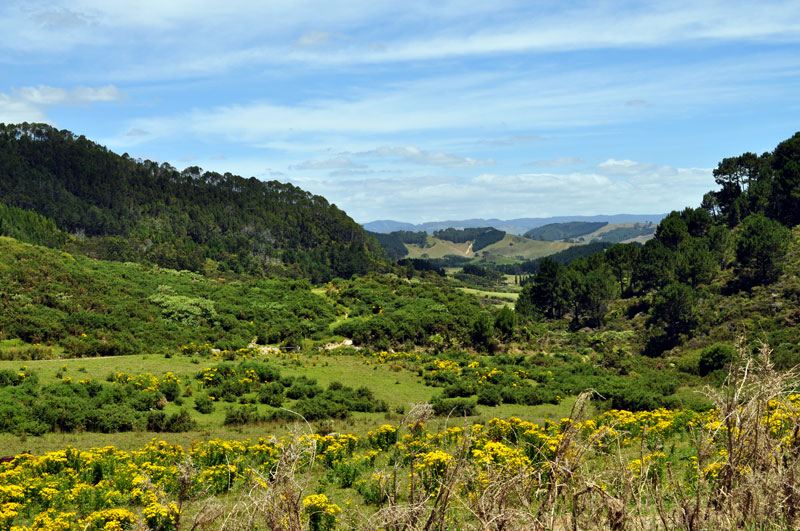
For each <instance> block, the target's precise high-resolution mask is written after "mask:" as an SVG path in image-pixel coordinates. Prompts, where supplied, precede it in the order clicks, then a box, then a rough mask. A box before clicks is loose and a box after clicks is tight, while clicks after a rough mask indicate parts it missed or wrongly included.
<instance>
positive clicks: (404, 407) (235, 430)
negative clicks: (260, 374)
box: [0, 352, 574, 455]
mask: <svg viewBox="0 0 800 531" xmlns="http://www.w3.org/2000/svg"><path fill="white" fill-rule="evenodd" d="M367 361H368V360H365V359H364V358H362V357H360V356H342V355H336V354H328V353H324V352H319V353H314V354H300V355H298V356H296V357H294V355H292V356H286V355H284V356H283V357H280V358H273V359H272V362H273V363H274V365H276V366H277V367H278V368H279V369H280V372H281V375H282V376H294V377H297V376H306V377H308V378H313V379H316V380H317V382H318V384H319V385H320V386H322V387H324V388H327V387H328V385H329V384H330V383H331V382H335V381H338V382H341V383H342V384H344V385H345V386H350V387H359V386H367V387H368V388H369V389H371V390H372V391H373V393H374V395H375V399H376V400H384V401H386V402H387V403H388V405H389V412H387V413H358V412H354V413H352V415H351V416H350V417H349V418H347V419H344V420H335V421H328V420H326V421H318V422H314V423H311V424H309V425H307V426H306V425H305V423H304V422H303V421H302V419H300V418H298V423H299V424H300V429H304V430H317V429H320V426H325V429H330V430H331V431H340V432H347V433H355V434H364V433H366V432H367V431H369V430H370V429H375V428H376V427H377V426H380V425H381V424H384V423H387V422H389V423H395V424H397V423H399V422H400V421H401V420H402V418H403V412H407V411H409V410H410V408H411V407H412V406H413V405H414V404H415V403H418V402H427V401H429V400H431V398H432V397H433V396H434V395H436V394H438V393H439V392H440V391H441V388H438V387H431V386H427V385H425V383H424V382H423V380H422V378H421V377H420V376H418V374H417V372H416V371H412V370H408V369H406V368H403V367H401V366H400V365H399V364H389V363H386V364H375V363H367ZM216 363H217V362H215V361H214V360H213V359H202V358H198V357H190V356H184V355H176V356H173V357H170V358H167V357H164V356H163V355H137V356H115V357H112V358H82V359H59V360H38V361H25V362H22V361H0V370H1V369H10V370H15V371H16V370H20V369H22V368H23V367H26V368H27V369H29V370H33V371H35V372H36V374H37V375H38V376H39V379H40V381H41V383H42V384H48V383H56V382H58V381H60V380H61V379H62V378H66V377H69V378H72V379H73V380H74V381H77V380H79V379H84V378H92V379H93V380H96V381H100V382H105V380H106V377H107V376H108V375H109V374H111V373H116V372H125V373H128V374H143V373H150V374H152V375H154V376H156V377H158V378H161V377H163V375H164V374H166V373H167V372H172V373H173V374H175V375H176V376H177V377H178V378H180V380H181V382H182V384H183V385H185V384H187V383H191V384H192V386H193V387H195V388H198V385H199V384H198V381H197V380H196V379H195V376H196V375H197V374H198V373H199V372H200V371H201V370H202V369H203V368H205V367H212V366H214V365H215V364H216ZM197 394H199V393H197V392H195V396H196V395H197ZM183 399H184V403H183V405H182V406H178V405H176V404H174V403H169V404H167V406H166V407H165V409H164V411H165V412H166V413H168V414H171V413H175V412H177V411H179V410H180V409H181V407H183V408H186V409H188V410H189V412H190V413H191V415H192V417H193V418H194V419H195V420H197V422H198V426H199V427H198V429H197V430H194V431H189V432H185V433H153V432H147V431H134V432H125V433H114V434H103V433H49V434H45V435H42V436H38V437H34V436H30V435H27V436H26V435H15V434H0V455H16V454H19V453H21V452H24V451H30V452H33V453H42V452H47V451H54V450H58V449H62V448H64V447H65V446H73V447H76V448H81V449H86V448H91V447H99V446H109V445H110V446H115V447H117V448H120V449H133V448H138V447H141V446H142V445H144V444H145V443H147V442H148V441H150V440H151V439H153V438H154V437H157V438H158V439H160V440H165V441H168V442H172V443H179V444H182V445H189V444H191V443H192V442H193V441H202V440H207V439H211V438H221V439H247V438H250V439H256V438H258V437H265V436H270V435H276V436H280V435H283V434H285V433H288V432H290V431H293V430H296V429H297V427H296V426H294V425H293V424H292V423H286V422H262V423H256V424H250V425H245V426H240V427H229V426H223V420H224V416H225V409H226V407H229V406H231V405H235V404H226V403H217V405H216V407H215V410H214V411H213V412H212V413H210V414H200V413H198V412H197V411H196V410H195V409H194V398H193V397H183ZM573 400H574V399H572V398H569V397H568V398H566V399H564V400H563V401H562V402H561V403H560V404H558V405H552V404H544V405H539V406H521V405H511V404H504V405H500V406H495V407H487V406H478V408H477V410H476V413H475V415H473V416H471V417H469V418H468V419H467V420H468V421H469V422H482V421H485V420H488V419H490V418H492V417H508V416H517V417H520V418H522V419H523V420H528V421H532V422H539V423H541V422H543V421H544V420H546V419H560V418H562V417H565V416H567V415H568V414H569V411H570V408H571V407H572V401H573ZM293 402H294V401H292V400H287V401H286V402H285V403H284V407H285V408H287V409H290V410H291V409H292V404H293ZM258 408H259V410H260V412H262V413H266V411H267V408H268V406H265V405H262V404H259V405H258ZM436 422H445V420H444V419H439V420H437V421H436ZM448 422H449V423H450V425H453V424H454V423H463V422H464V419H449V421H448Z"/></svg>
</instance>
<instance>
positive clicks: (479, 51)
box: [0, 0, 800, 223]
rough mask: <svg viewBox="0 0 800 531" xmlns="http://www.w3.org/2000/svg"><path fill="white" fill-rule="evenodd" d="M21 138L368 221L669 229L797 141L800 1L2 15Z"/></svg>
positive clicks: (4, 113) (224, 7)
mask: <svg viewBox="0 0 800 531" xmlns="http://www.w3.org/2000/svg"><path fill="white" fill-rule="evenodd" d="M23 121H27V122H46V123H49V124H52V125H54V126H56V127H58V128H60V129H68V130H70V131H73V132H74V133H76V134H81V135H85V136H86V137H87V138H89V139H91V140H94V141H96V142H98V143H100V144H102V145H105V146H107V147H108V148H109V149H110V150H112V151H114V152H116V153H119V154H122V153H128V154H129V155H130V156H131V157H135V158H141V159H150V160H155V161H158V162H167V163H169V164H171V165H173V166H175V167H176V168H178V169H183V168H185V167H188V166H199V167H201V168H203V169H205V170H213V171H218V172H221V173H224V172H231V173H233V174H237V175H242V176H244V177H251V176H255V177H256V178H258V179H261V180H277V181H281V182H291V183H292V184H294V185H296V186H299V187H301V188H303V189H305V190H308V191H310V192H312V193H315V194H319V195H322V196H324V197H326V198H327V199H328V201H330V202H331V203H334V204H336V205H337V206H338V207H339V208H341V209H343V210H345V211H346V212H347V213H348V214H349V215H350V216H351V217H353V218H354V219H355V220H356V221H358V222H361V223H365V222H368V221H373V220H378V219H394V220H398V221H407V222H413V223H419V222H423V221H435V220H447V219H466V218H479V217H482V218H501V219H511V218H518V217H548V216H562V215H564V216H568V215H594V214H617V213H634V214H636V213H639V214H658V213H665V212H669V211H670V210H674V209H682V208H684V207H686V206H699V204H700V201H701V199H702V196H703V194H704V193H705V192H707V191H709V190H711V189H714V188H715V184H714V180H713V176H712V170H713V168H714V167H716V165H717V164H718V163H719V161H720V160H721V159H722V158H724V157H729V156H736V155H739V154H741V153H744V152H747V151H752V152H755V153H762V152H764V151H771V150H772V149H774V147H775V146H776V145H777V144H778V143H779V142H780V141H782V140H785V139H786V138H789V137H790V136H792V135H793V134H794V133H795V132H797V131H798V130H800V2H798V1H797V0H791V1H775V2H773V1H769V0H762V1H759V2H755V1H750V2H738V1H736V0H726V1H719V2H717V1H704V0H692V1H688V2H683V1H679V0H670V1H668V2H664V1H658V2H642V1H630V2H628V1H613V0H612V1H590V2H574V1H570V2H564V1H563V0H558V1H535V0H524V1H519V2H517V1H504V0H493V1H492V2H476V1H474V0H473V1H449V0H435V1H416V0H408V1H404V2H398V1H397V0H393V1H379V0H363V1H362V0H352V1H337V2H332V1H330V0H327V1H311V0H292V1H286V0H281V1H271V0H262V1H244V0H225V1H224V2H222V1H219V0H207V1H203V0H194V1H189V0H167V1H165V0H137V1H136V2H123V1H121V0H69V1H36V0H25V1H18V0H4V1H3V2H2V4H1V5H0V122H4V123H17V122H23Z"/></svg>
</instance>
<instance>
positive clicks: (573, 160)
mask: <svg viewBox="0 0 800 531" xmlns="http://www.w3.org/2000/svg"><path fill="white" fill-rule="evenodd" d="M582 162H583V159H582V158H580V157H557V158H555V159H541V160H534V161H533V162H527V163H525V164H523V166H550V167H558V166H574V165H576V164H581V163H582Z"/></svg>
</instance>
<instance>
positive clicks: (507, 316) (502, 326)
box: [494, 306, 517, 338]
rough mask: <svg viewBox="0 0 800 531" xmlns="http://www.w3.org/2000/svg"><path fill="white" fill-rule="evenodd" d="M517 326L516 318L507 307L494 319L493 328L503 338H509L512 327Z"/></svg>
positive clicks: (501, 309)
mask: <svg viewBox="0 0 800 531" xmlns="http://www.w3.org/2000/svg"><path fill="white" fill-rule="evenodd" d="M516 324H517V316H516V315H515V314H514V312H513V311H511V309H510V308H509V307H508V306H503V307H502V308H500V311H499V312H497V315H496V316H495V318H494V328H495V330H497V331H498V332H499V333H500V335H502V336H503V337H504V338H507V337H509V336H511V334H512V333H513V332H514V326H515V325H516Z"/></svg>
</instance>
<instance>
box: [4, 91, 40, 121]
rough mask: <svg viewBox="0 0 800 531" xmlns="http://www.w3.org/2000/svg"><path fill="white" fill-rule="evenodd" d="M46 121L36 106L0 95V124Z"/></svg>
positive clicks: (6, 95)
mask: <svg viewBox="0 0 800 531" xmlns="http://www.w3.org/2000/svg"><path fill="white" fill-rule="evenodd" d="M47 121H48V120H47V117H46V116H45V114H44V113H43V112H42V110H41V109H40V108H39V107H38V106H37V105H34V104H33V103H31V102H29V101H25V100H21V99H19V98H13V97H11V96H9V95H8V94H1V93H0V123H7V124H9V123H21V122H47Z"/></svg>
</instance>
